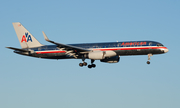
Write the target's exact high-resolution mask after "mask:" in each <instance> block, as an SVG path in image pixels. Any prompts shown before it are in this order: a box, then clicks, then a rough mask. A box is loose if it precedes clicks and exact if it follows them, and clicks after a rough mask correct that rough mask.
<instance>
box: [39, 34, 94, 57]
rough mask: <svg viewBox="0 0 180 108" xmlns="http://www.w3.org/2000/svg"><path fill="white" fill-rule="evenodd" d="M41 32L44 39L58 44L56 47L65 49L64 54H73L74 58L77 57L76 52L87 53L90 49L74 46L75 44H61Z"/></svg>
mask: <svg viewBox="0 0 180 108" xmlns="http://www.w3.org/2000/svg"><path fill="white" fill-rule="evenodd" d="M42 33H43V36H44V39H45V40H46V41H48V42H50V43H53V44H56V45H57V46H58V48H60V49H61V50H65V51H66V54H70V55H73V56H74V57H75V58H77V54H83V53H88V52H90V51H91V50H87V49H84V48H81V47H76V46H72V45H66V44H61V43H57V42H54V41H51V40H49V39H48V37H47V36H46V34H45V33H44V32H42Z"/></svg>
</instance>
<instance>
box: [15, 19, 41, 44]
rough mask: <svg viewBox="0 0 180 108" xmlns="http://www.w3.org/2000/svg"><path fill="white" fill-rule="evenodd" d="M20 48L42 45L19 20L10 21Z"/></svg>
mask: <svg viewBox="0 0 180 108" xmlns="http://www.w3.org/2000/svg"><path fill="white" fill-rule="evenodd" d="M12 24H13V26H14V29H15V31H16V34H17V37H18V40H19V42H20V44H21V47H22V48H32V47H39V46H42V44H41V43H39V42H38V41H37V40H36V38H35V37H34V36H33V35H32V34H31V33H30V32H29V31H28V30H27V29H26V28H25V27H24V26H23V25H22V24H21V23H19V22H15V23H12Z"/></svg>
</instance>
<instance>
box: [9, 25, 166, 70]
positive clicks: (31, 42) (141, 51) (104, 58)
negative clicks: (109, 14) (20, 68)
mask: <svg viewBox="0 0 180 108" xmlns="http://www.w3.org/2000/svg"><path fill="white" fill-rule="evenodd" d="M13 26H14V29H15V32H16V34H17V37H18V40H19V42H20V44H21V47H22V49H20V48H14V47H6V48H9V49H13V50H14V52H15V53H17V54H21V55H26V56H31V57H37V58H45V59H82V63H79V66H80V67H83V66H87V63H86V62H85V59H90V60H91V64H89V65H88V68H94V67H96V65H95V64H94V61H95V60H100V61H101V62H105V63H117V62H119V60H120V56H130V55H147V56H148V61H147V64H150V61H149V60H150V57H151V56H152V55H154V54H163V53H167V52H168V49H167V48H166V47H165V46H164V45H163V44H161V43H159V42H155V41H129V42H127V41H126V42H106V43H83V44H62V43H57V42H54V41H52V40H49V39H48V37H47V36H46V34H45V33H44V32H42V33H43V35H44V38H45V40H46V41H48V42H50V43H52V44H54V45H42V44H41V43H39V41H37V40H36V38H35V37H34V36H33V35H32V34H31V33H30V32H29V31H28V30H27V29H26V28H25V27H24V26H23V25H22V24H21V23H19V22H15V23H13Z"/></svg>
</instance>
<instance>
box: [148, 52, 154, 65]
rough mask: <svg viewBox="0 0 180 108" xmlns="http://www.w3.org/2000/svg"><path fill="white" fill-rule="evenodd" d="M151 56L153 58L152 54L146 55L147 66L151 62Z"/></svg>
mask: <svg viewBox="0 0 180 108" xmlns="http://www.w3.org/2000/svg"><path fill="white" fill-rule="evenodd" d="M151 56H153V55H152V54H148V61H147V64H150V61H149V60H151Z"/></svg>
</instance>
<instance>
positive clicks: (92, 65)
mask: <svg viewBox="0 0 180 108" xmlns="http://www.w3.org/2000/svg"><path fill="white" fill-rule="evenodd" d="M94 61H95V60H91V65H88V68H92V67H93V68H95V67H96V65H95V64H93V63H94Z"/></svg>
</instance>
